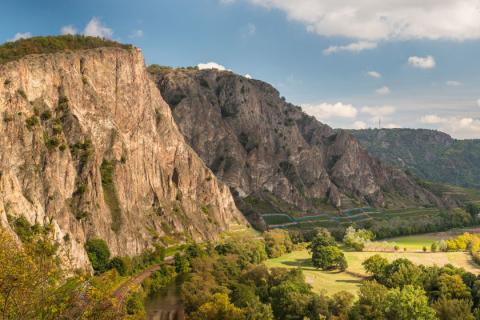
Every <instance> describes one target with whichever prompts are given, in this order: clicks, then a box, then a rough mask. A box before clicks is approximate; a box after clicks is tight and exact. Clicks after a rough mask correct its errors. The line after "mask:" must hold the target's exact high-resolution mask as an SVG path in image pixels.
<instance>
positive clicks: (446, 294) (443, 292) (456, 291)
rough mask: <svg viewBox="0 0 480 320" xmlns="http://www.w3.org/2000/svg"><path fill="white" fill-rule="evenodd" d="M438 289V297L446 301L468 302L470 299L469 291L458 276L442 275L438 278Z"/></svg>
mask: <svg viewBox="0 0 480 320" xmlns="http://www.w3.org/2000/svg"><path fill="white" fill-rule="evenodd" d="M438 287H439V291H440V296H441V297H443V298H446V299H467V300H470V299H471V298H472V295H471V293H470V289H469V288H468V287H467V285H466V284H465V283H464V282H463V280H462V277H461V276H460V275H458V274H455V275H449V274H446V273H444V274H442V275H441V276H440V277H438Z"/></svg>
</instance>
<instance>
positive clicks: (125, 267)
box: [109, 257, 132, 277]
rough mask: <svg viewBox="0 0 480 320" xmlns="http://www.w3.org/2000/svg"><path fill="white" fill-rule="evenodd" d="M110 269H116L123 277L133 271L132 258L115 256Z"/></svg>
mask: <svg viewBox="0 0 480 320" xmlns="http://www.w3.org/2000/svg"><path fill="white" fill-rule="evenodd" d="M109 269H116V270H117V271H118V274H119V275H121V276H122V277H124V276H126V275H128V274H130V272H131V271H132V260H131V259H130V258H129V257H114V258H113V259H112V260H111V261H110V264H109Z"/></svg>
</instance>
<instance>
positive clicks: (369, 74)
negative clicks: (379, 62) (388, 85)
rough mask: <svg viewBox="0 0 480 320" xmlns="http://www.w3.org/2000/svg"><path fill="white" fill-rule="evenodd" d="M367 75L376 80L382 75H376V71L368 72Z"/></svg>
mask: <svg viewBox="0 0 480 320" xmlns="http://www.w3.org/2000/svg"><path fill="white" fill-rule="evenodd" d="M367 75H368V76H370V77H372V78H377V79H379V78H381V77H382V75H381V74H380V73H378V72H377V71H368V72H367Z"/></svg>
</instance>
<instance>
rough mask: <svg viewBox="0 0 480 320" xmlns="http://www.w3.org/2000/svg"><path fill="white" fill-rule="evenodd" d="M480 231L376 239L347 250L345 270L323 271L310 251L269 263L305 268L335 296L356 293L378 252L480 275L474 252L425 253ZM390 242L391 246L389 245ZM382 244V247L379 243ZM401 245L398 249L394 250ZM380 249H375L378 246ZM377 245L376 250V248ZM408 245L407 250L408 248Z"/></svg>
mask: <svg viewBox="0 0 480 320" xmlns="http://www.w3.org/2000/svg"><path fill="white" fill-rule="evenodd" d="M475 231H476V232H480V229H478V228H477V229H473V228H469V229H453V230H450V231H447V232H438V233H431V234H423V235H415V236H406V237H399V238H392V239H388V240H387V241H381V242H374V243H373V246H371V247H370V249H367V250H369V251H366V252H365V251H364V252H351V251H346V252H345V257H346V259H347V261H348V268H347V270H346V271H345V272H339V271H321V270H317V269H315V268H314V267H313V266H312V264H311V259H310V258H311V255H310V253H309V252H308V250H306V249H305V250H301V251H294V252H291V253H289V254H286V255H284V256H281V257H279V258H275V259H270V260H268V261H267V262H266V265H267V266H268V267H270V268H272V267H284V268H301V269H302V270H303V272H304V274H305V278H306V281H307V282H308V283H310V284H311V285H312V286H313V289H314V291H315V292H321V291H322V290H324V291H326V293H327V294H329V295H331V294H334V293H336V292H339V291H342V290H345V291H349V292H351V293H354V294H355V293H356V292H357V291H358V288H359V286H360V283H361V281H362V280H363V279H364V278H365V277H366V276H367V275H366V273H365V270H364V269H363V267H362V262H363V261H364V260H365V259H367V258H369V257H371V256H372V255H374V254H381V255H382V256H384V257H385V258H387V259H388V260H390V261H392V260H395V259H398V258H406V259H409V260H411V261H412V262H413V263H415V264H423V265H438V266H443V265H445V264H449V263H450V264H452V265H454V266H456V267H460V268H464V269H465V270H466V271H469V272H472V273H475V274H479V273H480V266H478V265H476V264H475V263H474V262H473V260H472V258H471V256H470V254H469V253H467V252H429V251H427V252H423V251H422V248H423V246H426V247H427V248H428V250H430V245H431V244H432V242H434V241H437V240H441V239H448V238H451V237H452V236H455V235H458V234H462V233H463V232H475ZM386 243H387V244H388V245H386ZM376 244H378V246H375V245H376ZM395 244H396V245H398V246H399V247H400V249H399V250H398V251H394V250H393V246H394V245H395ZM375 247H376V248H377V249H374V248H375ZM372 248H373V249H372ZM404 248H406V251H404Z"/></svg>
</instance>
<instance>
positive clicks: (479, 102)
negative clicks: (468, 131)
mask: <svg viewBox="0 0 480 320" xmlns="http://www.w3.org/2000/svg"><path fill="white" fill-rule="evenodd" d="M477 106H479V107H480V99H478V100H477Z"/></svg>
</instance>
